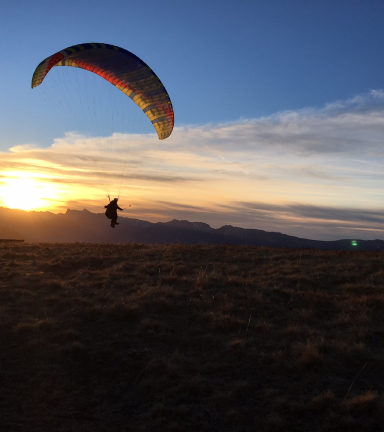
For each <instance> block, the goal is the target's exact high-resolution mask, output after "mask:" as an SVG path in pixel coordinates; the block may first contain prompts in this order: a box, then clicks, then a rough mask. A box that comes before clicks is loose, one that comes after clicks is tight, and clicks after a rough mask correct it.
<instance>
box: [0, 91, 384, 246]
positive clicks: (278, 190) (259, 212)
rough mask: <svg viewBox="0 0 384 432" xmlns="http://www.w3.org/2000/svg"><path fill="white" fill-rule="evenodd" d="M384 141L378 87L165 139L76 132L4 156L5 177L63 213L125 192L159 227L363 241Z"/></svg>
mask: <svg viewBox="0 0 384 432" xmlns="http://www.w3.org/2000/svg"><path fill="white" fill-rule="evenodd" d="M383 141H384V92H382V91H372V92H370V93H369V94H366V95H360V96H357V97H355V98H352V99H350V100H347V101H337V102H334V103H332V104H328V105H327V106H325V107H323V108H321V109H314V108H306V109H302V110H299V111H289V112H281V113H276V114H275V115H273V116H270V117H265V118H259V119H248V120H242V121H238V122H232V123H226V124H216V125H204V126H190V127H189V126H183V127H176V128H175V130H174V132H173V134H172V135H171V137H170V138H169V139H167V140H165V141H158V140H157V139H156V138H155V136H154V135H143V136H139V135H135V136H128V135H124V134H113V135H112V136H111V137H103V138H93V137H88V136H84V135H79V134H77V133H73V132H71V133H68V134H66V135H65V136H64V137H62V138H57V139H55V140H54V142H53V144H52V145H51V146H50V147H48V148H39V147H35V146H31V145H29V144H27V145H19V146H15V147H12V148H10V149H9V151H8V152H2V153H0V170H1V171H2V173H3V177H2V178H3V180H4V181H6V178H7V176H8V177H9V176H16V177H17V175H18V174H17V173H19V172H29V173H30V175H32V176H33V177H34V179H35V180H36V181H37V182H40V183H42V184H43V183H44V182H49V183H50V184H52V185H54V186H55V188H56V189H57V190H56V195H57V200H56V201H57V203H56V206H53V208H54V209H56V211H62V209H63V208H64V207H65V206H66V203H67V206H68V207H69V206H73V207H74V208H83V207H85V205H84V204H85V202H86V203H87V208H90V209H91V208H92V209H93V211H94V209H96V208H99V206H100V204H101V203H102V201H103V200H104V199H105V195H106V193H105V192H107V191H110V192H111V193H112V194H117V193H118V192H119V191H120V196H121V198H122V199H124V200H126V201H129V202H133V203H134V205H133V207H132V209H131V213H130V214H131V215H133V216H135V217H138V218H143V219H145V218H147V219H149V220H153V221H155V220H164V219H172V218H190V219H191V218H192V219H195V220H196V219H200V220H202V221H205V222H208V223H210V224H212V225H213V226H215V227H217V226H218V225H219V224H222V225H224V224H227V223H228V224H229V223H231V224H238V225H240V226H243V227H253V228H261V229H268V230H281V231H283V232H286V233H290V234H299V233H300V232H306V233H307V236H309V237H313V238H315V237H317V238H321V237H324V238H325V237H327V236H328V238H329V237H334V236H336V237H337V235H338V233H340V235H341V234H343V235H347V234H348V233H351V234H354V233H355V231H356V230H358V232H359V233H363V232H366V233H365V234H364V235H365V238H367V236H371V235H376V234H377V233H381V223H382V222H383V219H382V218H381V216H380V215H381V210H382V209H383V208H384V205H383V199H384V193H383V182H384V171H383V169H382V168H383V166H384V142H383ZM104 171H107V173H106V174H105V173H104ZM15 173H16V174H15ZM3 183H4V182H3ZM0 187H2V185H1V184H0ZM103 188H104V189H105V192H103ZM108 188H109V189H108ZM0 198H1V193H0ZM84 199H86V201H84ZM252 203H254V204H252ZM292 203H294V204H292ZM51 207H52V205H51ZM309 230H312V235H311V233H310V232H309ZM338 230H339V231H338ZM369 230H373V231H369ZM351 236H352V235H351Z"/></svg>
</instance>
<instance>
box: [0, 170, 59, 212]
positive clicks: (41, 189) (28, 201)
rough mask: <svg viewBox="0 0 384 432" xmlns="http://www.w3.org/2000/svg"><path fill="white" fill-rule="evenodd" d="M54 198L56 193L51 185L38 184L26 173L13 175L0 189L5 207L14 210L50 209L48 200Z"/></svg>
mask: <svg viewBox="0 0 384 432" xmlns="http://www.w3.org/2000/svg"><path fill="white" fill-rule="evenodd" d="M8 174H9V175H10V173H8ZM54 197H55V193H54V191H53V189H52V187H51V186H50V185H49V184H47V183H41V182H36V181H35V180H33V179H32V178H31V177H29V176H27V175H25V174H24V173H23V174H20V173H17V174H16V173H12V175H10V176H9V178H6V179H4V181H3V185H2V186H1V187H0V199H1V201H2V203H3V205H5V206H6V207H9V208H13V209H20V210H37V209H43V208H49V207H50V204H49V203H47V201H46V200H47V199H52V198H54Z"/></svg>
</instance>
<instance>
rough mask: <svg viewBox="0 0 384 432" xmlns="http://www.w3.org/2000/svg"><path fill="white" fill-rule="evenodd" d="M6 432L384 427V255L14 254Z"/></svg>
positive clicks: (1, 386)
mask: <svg viewBox="0 0 384 432" xmlns="http://www.w3.org/2000/svg"><path fill="white" fill-rule="evenodd" d="M0 272H1V278H0V300H1V303H0V304H1V314H0V318H1V319H0V338H1V339H0V340H1V346H0V406H1V413H0V414H1V419H0V421H1V425H0V428H1V430H2V431H28V432H32V431H95V432H98V431H108V432H113V431H220V432H222V431H239V432H240V431H255V430H261V431H263V430H266V431H279V430H290V431H375V432H376V431H380V430H382V425H383V423H384V403H383V394H384V314H383V312H384V288H383V286H384V255H383V253H382V252H351V251H349V252H348V251H340V252H327V251H315V250H299V249H296V250H295V249H271V248H252V247H233V246H200V245H195V246H187V245H169V246H164V245H163V246H150V245H139V244H130V245H118V246H116V245H100V244H28V243H27V244H13V245H12V244H0Z"/></svg>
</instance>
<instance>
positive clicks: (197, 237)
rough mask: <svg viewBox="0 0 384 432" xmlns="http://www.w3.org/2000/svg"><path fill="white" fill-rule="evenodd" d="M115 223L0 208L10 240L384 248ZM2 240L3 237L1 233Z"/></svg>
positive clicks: (123, 220)
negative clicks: (114, 226)
mask: <svg viewBox="0 0 384 432" xmlns="http://www.w3.org/2000/svg"><path fill="white" fill-rule="evenodd" d="M118 221H119V223H120V225H119V226H118V227H116V228H115V229H114V230H112V229H111V227H110V226H109V220H108V219H107V218H106V217H105V215H104V213H92V212H90V211H88V210H86V209H84V210H82V211H80V210H71V209H67V211H66V213H58V214H55V213H51V212H38V211H29V212H28V211H25V210H17V209H8V208H5V207H0V238H2V236H3V235H4V234H2V233H8V234H7V236H8V237H9V235H10V234H12V235H13V238H18V239H24V240H25V241H29V242H59V243H61V242H63V243H73V242H95V243H130V242H137V243H148V244H151V243H152V244H156V243H163V244H164V243H184V244H195V243H203V244H233V245H249V246H269V247H291V248H316V249H329V250H334V249H343V250H357V249H358V250H384V241H383V240H356V239H354V240H355V241H356V243H357V244H356V245H353V244H352V239H341V240H333V241H322V240H310V239H305V238H300V237H295V236H290V235H287V234H282V233H280V232H268V231H263V230H258V229H253V228H239V227H234V226H232V225H224V226H222V227H220V228H212V227H211V226H210V225H208V224H207V223H204V222H190V221H187V220H176V219H173V220H171V221H169V222H156V223H152V222H148V221H144V220H140V219H132V218H127V217H119V219H118ZM3 238H4V237H3Z"/></svg>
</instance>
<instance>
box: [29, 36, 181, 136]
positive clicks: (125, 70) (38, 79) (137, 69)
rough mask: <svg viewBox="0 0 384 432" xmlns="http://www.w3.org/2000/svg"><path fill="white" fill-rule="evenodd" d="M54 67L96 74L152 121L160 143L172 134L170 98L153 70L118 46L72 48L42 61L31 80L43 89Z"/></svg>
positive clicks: (95, 45) (88, 44) (172, 122)
mask: <svg viewBox="0 0 384 432" xmlns="http://www.w3.org/2000/svg"><path fill="white" fill-rule="evenodd" d="M53 66H72V67H78V68H82V69H85V70H88V71H90V72H93V73H95V74H97V75H99V76H101V77H102V78H104V79H105V80H107V81H109V82H110V83H111V84H113V85H114V86H116V87H117V88H118V89H119V90H121V91H122V92H123V93H125V94H126V95H127V96H129V97H130V98H131V99H132V100H133V101H134V102H135V103H136V105H138V106H139V107H140V108H141V109H142V110H143V112H144V113H145V114H146V115H147V117H148V118H149V120H151V122H152V124H153V126H154V128H155V129H156V132H157V135H158V136H159V139H161V140H162V139H165V138H168V137H169V136H170V135H171V133H172V130H173V125H174V113H173V108H172V103H171V100H170V98H169V95H168V93H167V91H166V89H165V87H164V85H163V84H162V82H161V81H160V79H159V78H158V77H157V75H156V74H155V73H154V72H153V71H152V70H151V68H150V67H149V66H148V65H147V64H146V63H144V62H143V61H142V60H141V59H139V57H137V56H135V55H134V54H132V53H131V52H129V51H127V50H125V49H123V48H119V47H117V46H115V45H109V44H103V43H85V44H80V45H73V46H71V47H69V48H65V49H63V50H62V51H59V52H57V53H56V54H53V55H51V56H49V57H47V58H46V59H45V60H43V61H42V62H41V63H40V64H39V65H38V66H37V68H36V70H35V72H34V74H33V77H32V88H34V87H36V86H38V85H40V84H41V83H42V82H43V80H44V78H45V76H46V75H47V73H48V72H49V71H50V70H51V69H52V67H53Z"/></svg>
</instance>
